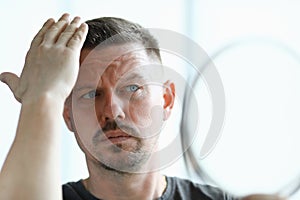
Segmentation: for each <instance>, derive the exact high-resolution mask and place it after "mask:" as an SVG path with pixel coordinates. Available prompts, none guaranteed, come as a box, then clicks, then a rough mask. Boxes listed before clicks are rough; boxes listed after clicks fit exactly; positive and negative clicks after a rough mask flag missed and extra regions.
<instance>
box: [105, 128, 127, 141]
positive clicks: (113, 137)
mask: <svg viewBox="0 0 300 200" xmlns="http://www.w3.org/2000/svg"><path fill="white" fill-rule="evenodd" d="M132 138H133V137H132V136H131V135H128V134H126V133H124V132H122V131H120V130H115V131H108V132H106V133H105V134H104V138H103V140H104V141H109V142H111V143H113V144H117V143H121V142H124V141H126V140H129V139H132Z"/></svg>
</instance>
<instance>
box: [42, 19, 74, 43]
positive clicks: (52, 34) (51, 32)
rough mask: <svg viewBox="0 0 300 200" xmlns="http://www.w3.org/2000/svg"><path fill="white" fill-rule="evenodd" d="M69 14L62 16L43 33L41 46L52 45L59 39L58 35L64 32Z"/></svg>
mask: <svg viewBox="0 0 300 200" xmlns="http://www.w3.org/2000/svg"><path fill="white" fill-rule="evenodd" d="M69 16H70V15H69V14H68V13H66V14H63V15H62V16H61V18H60V19H59V20H58V21H57V22H56V23H55V24H53V25H52V26H51V27H50V28H49V29H48V30H47V32H46V33H45V35H44V39H43V42H42V43H43V44H45V45H48V44H53V43H55V42H56V40H57V38H58V37H59V35H60V33H61V32H62V31H64V30H65V28H66V26H67V25H68V23H69Z"/></svg>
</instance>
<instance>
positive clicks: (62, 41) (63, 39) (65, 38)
mask: <svg viewBox="0 0 300 200" xmlns="http://www.w3.org/2000/svg"><path fill="white" fill-rule="evenodd" d="M79 22H80V17H75V18H74V19H73V20H72V21H71V23H70V24H69V25H68V26H67V28H66V29H65V30H64V32H62V33H61V34H60V36H59V38H58V40H57V42H56V44H59V45H64V46H66V45H67V43H68V42H69V40H70V39H71V38H72V36H73V35H74V33H75V32H76V30H77V27H78V24H79Z"/></svg>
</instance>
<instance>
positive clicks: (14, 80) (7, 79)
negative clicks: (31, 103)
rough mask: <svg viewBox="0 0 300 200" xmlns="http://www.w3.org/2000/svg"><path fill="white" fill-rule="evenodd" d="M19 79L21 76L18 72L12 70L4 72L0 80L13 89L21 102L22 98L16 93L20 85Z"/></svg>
mask: <svg viewBox="0 0 300 200" xmlns="http://www.w3.org/2000/svg"><path fill="white" fill-rule="evenodd" d="M19 80H20V78H19V77H18V76H17V75H16V74H14V73H11V72H3V73H1V74H0V81H2V82H3V83H5V84H6V85H7V86H8V87H9V89H10V90H11V91H12V93H13V94H14V96H15V98H16V99H17V101H19V102H20V98H19V97H17V95H16V90H17V88H18V85H19Z"/></svg>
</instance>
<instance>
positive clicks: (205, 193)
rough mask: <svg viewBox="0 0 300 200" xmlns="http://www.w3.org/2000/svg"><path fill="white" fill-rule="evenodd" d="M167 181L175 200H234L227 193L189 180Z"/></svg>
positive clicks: (176, 179)
mask: <svg viewBox="0 0 300 200" xmlns="http://www.w3.org/2000/svg"><path fill="white" fill-rule="evenodd" d="M167 181H168V184H169V186H170V187H171V189H172V190H173V191H172V192H171V193H172V195H171V196H173V199H182V200H189V199H205V200H214V199H218V200H234V198H233V197H230V196H229V195H228V194H227V193H225V192H224V191H222V190H220V189H219V188H217V187H213V186H209V185H202V184H199V183H195V182H192V181H190V180H188V179H182V178H177V177H167Z"/></svg>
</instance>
